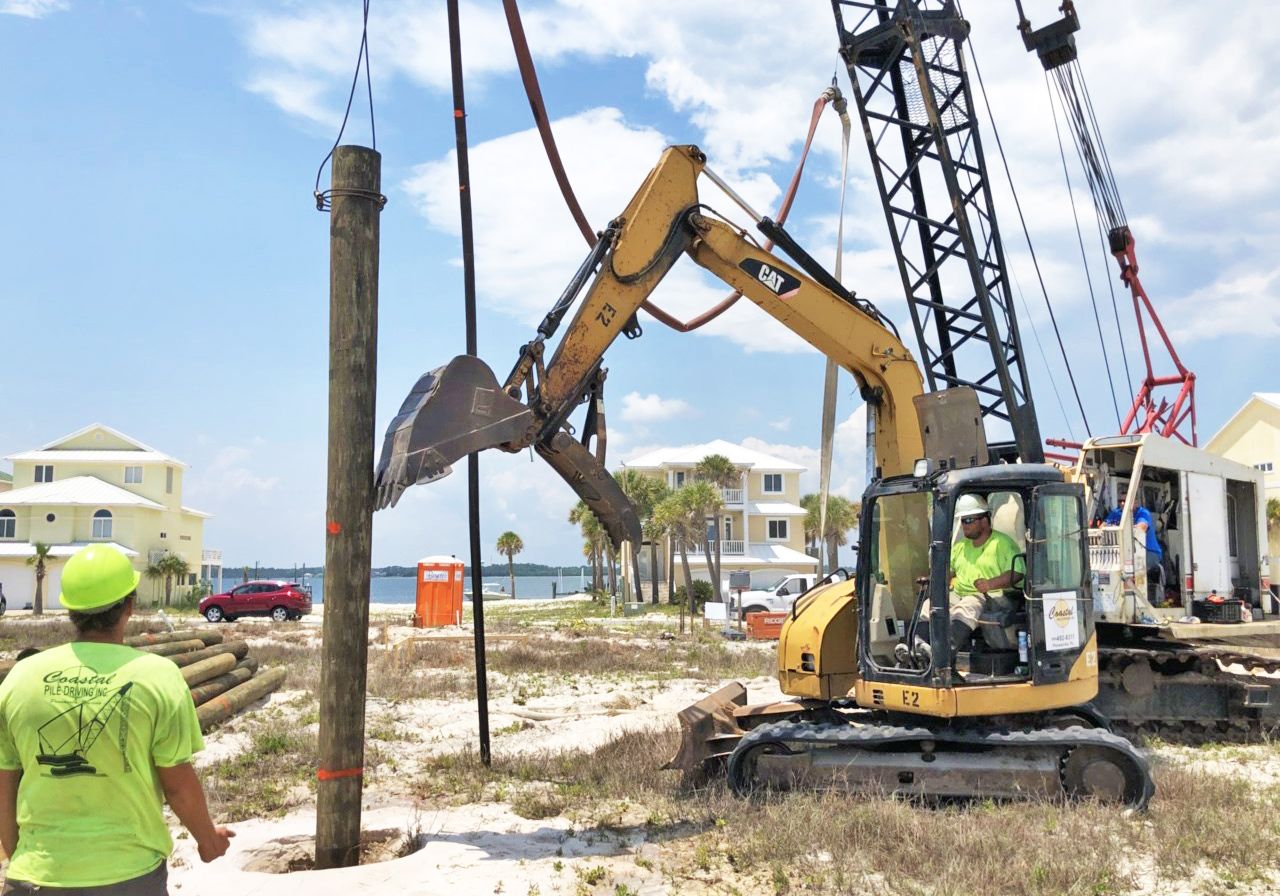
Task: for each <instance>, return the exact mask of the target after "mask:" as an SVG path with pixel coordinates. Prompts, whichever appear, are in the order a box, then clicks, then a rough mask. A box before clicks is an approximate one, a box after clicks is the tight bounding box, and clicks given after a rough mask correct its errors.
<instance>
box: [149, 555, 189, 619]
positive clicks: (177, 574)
mask: <svg viewBox="0 0 1280 896" xmlns="http://www.w3.org/2000/svg"><path fill="white" fill-rule="evenodd" d="M156 566H158V567H160V571H161V572H162V573H163V574H164V605H165V606H166V607H167V606H169V604H170V603H172V602H173V582H174V579H177V580H178V584H181V583H182V580H183V579H185V578H186V577H187V576H188V575H189V574H190V573H191V567H190V566H188V565H187V561H186V559H185V558H184V557H183V556H182V555H181V554H165V555H164V556H163V557H161V558H160V559H159V560H157V561H156Z"/></svg>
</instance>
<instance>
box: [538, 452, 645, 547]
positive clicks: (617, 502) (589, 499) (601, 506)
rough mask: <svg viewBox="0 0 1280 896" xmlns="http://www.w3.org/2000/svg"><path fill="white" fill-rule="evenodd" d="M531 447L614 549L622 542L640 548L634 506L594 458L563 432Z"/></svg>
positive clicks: (637, 519)
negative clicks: (579, 501)
mask: <svg viewBox="0 0 1280 896" xmlns="http://www.w3.org/2000/svg"><path fill="white" fill-rule="evenodd" d="M533 447H534V450H535V451H537V452H538V455H539V456H540V457H541V458H542V459H543V460H545V461H546V462H547V463H548V464H550V465H551V468H552V469H553V470H555V471H556V472H557V473H559V474H560V478H561V479H563V480H564V481H565V482H567V483H569V487H570V488H572V489H573V490H574V491H575V492H577V493H578V497H579V498H581V499H582V500H583V501H584V502H586V505H587V507H589V508H591V512H592V513H594V514H595V516H596V519H598V520H599V521H600V524H601V525H602V526H604V529H605V531H606V532H607V533H609V540H610V541H612V542H613V544H614V546H615V547H620V546H621V545H622V542H624V541H630V542H631V543H632V544H635V545H637V546H638V545H639V544H640V541H641V532H640V517H639V516H638V515H637V514H636V509H635V506H634V505H632V503H631V501H630V499H628V498H627V495H626V493H625V492H623V490H622V488H621V487H620V486H619V485H618V481H617V480H616V479H614V478H613V476H612V475H610V473H609V471H608V470H606V469H605V467H604V464H602V463H600V461H598V460H596V456H595V455H594V454H592V453H591V452H590V451H588V450H587V449H586V447H585V446H583V445H582V444H581V443H580V442H578V441H577V440H576V439H574V438H573V437H572V436H570V435H569V434H568V433H567V432H565V431H563V430H561V431H559V432H557V433H556V434H555V435H554V436H552V437H551V439H550V440H547V441H540V442H537V443H536V444H535V445H534V446H533Z"/></svg>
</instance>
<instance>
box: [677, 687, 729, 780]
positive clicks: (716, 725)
mask: <svg viewBox="0 0 1280 896" xmlns="http://www.w3.org/2000/svg"><path fill="white" fill-rule="evenodd" d="M746 705H747V689H746V688H744V687H743V686H742V685H741V684H739V683H738V682H736V681H734V682H731V683H729V684H727V685H725V686H724V687H722V688H721V689H720V690H718V691H716V692H715V693H714V694H709V695H707V696H706V697H703V698H702V699H701V700H699V701H698V702H697V703H695V704H693V705H692V706H687V707H685V708H684V709H682V710H680V712H679V714H678V715H677V716H676V718H677V719H679V721H680V748H679V749H678V750H677V751H676V755H674V756H672V757H671V759H670V760H669V761H668V762H667V764H666V765H664V766H663V768H664V769H678V770H679V771H680V772H681V774H682V775H683V777H684V781H685V783H686V784H690V785H697V784H701V783H703V782H704V781H705V780H706V779H707V776H708V772H710V771H711V770H712V768H713V767H714V766H715V764H716V763H723V762H724V760H725V759H726V758H727V757H728V755H729V754H730V753H732V752H733V748H734V747H735V746H736V745H737V743H738V741H739V740H741V739H742V735H743V734H745V733H746V732H745V731H743V730H742V729H741V728H739V727H738V722H737V720H736V718H735V716H734V709H735V707H739V706H746Z"/></svg>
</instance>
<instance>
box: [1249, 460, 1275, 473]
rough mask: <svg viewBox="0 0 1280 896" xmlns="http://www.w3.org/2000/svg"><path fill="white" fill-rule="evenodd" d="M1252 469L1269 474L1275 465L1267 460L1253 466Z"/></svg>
mask: <svg viewBox="0 0 1280 896" xmlns="http://www.w3.org/2000/svg"><path fill="white" fill-rule="evenodd" d="M1253 467H1254V469H1255V470H1261V471H1262V472H1264V473H1271V472H1274V470H1275V464H1273V463H1272V462H1271V461H1269V460H1266V461H1263V462H1262V463H1260V464H1254V465H1253Z"/></svg>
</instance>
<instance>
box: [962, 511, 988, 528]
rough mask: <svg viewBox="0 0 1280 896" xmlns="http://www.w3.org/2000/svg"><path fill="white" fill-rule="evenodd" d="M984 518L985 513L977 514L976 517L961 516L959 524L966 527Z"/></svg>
mask: <svg viewBox="0 0 1280 896" xmlns="http://www.w3.org/2000/svg"><path fill="white" fill-rule="evenodd" d="M984 516H986V514H985V513H979V514H978V515H977V516H962V517H960V524H961V525H962V526H967V525H969V524H970V523H976V522H977V521H978V520H980V519H982V518H983V517H984Z"/></svg>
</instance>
